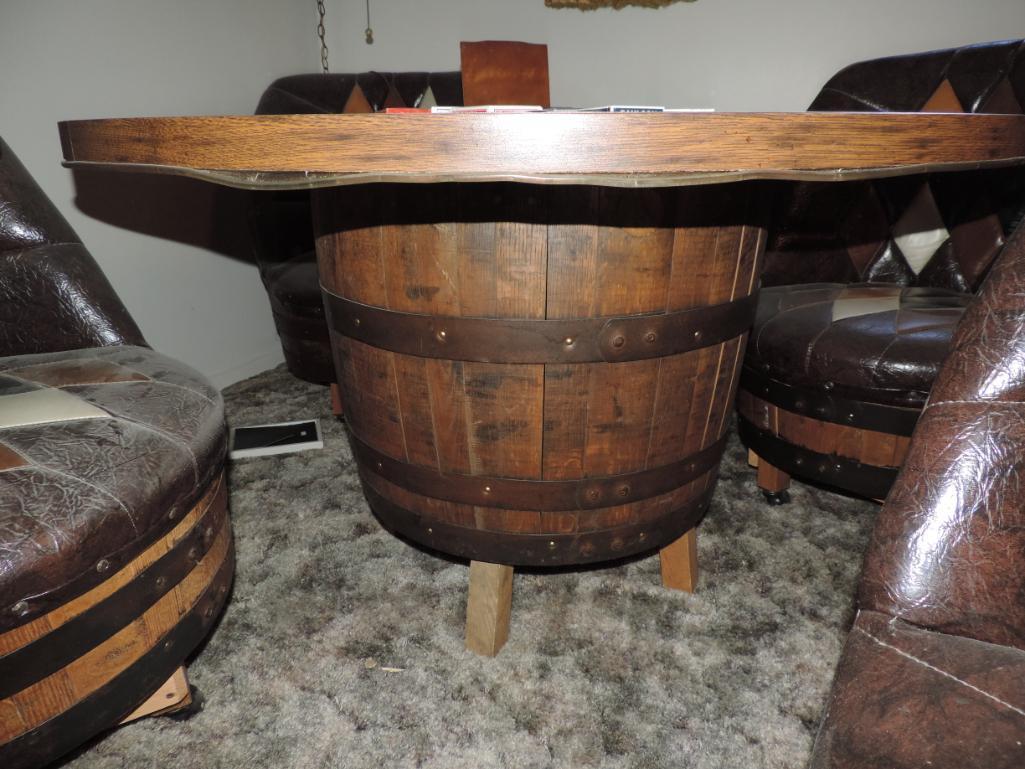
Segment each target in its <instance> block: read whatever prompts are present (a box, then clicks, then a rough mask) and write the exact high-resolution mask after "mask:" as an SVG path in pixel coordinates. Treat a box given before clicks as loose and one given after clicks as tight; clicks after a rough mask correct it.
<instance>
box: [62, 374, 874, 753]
mask: <svg viewBox="0 0 1025 769" xmlns="http://www.w3.org/2000/svg"><path fill="white" fill-rule="evenodd" d="M225 398H226V401H227V406H228V415H229V420H230V421H231V422H232V423H233V424H256V423H260V422H267V421H277V420H286V419H298V418H305V417H313V416H317V417H320V419H321V420H322V425H323V427H324V437H325V448H324V450H323V451H312V452H306V453H303V454H296V455H289V456H283V457H267V458H258V459H248V460H242V461H238V462H235V463H234V464H233V465H232V466H231V468H230V489H231V492H230V494H231V496H230V505H231V511H232V516H233V519H234V528H235V540H236V544H237V548H238V571H237V576H236V580H235V589H234V595H233V597H232V600H231V602H230V604H229V606H228V608H227V611H226V613H225V615H224V617H223V620H222V622H221V623H220V625H219V627H218V628H217V629H216V631H215V632H214V634H213V636H212V637H211V638H210V640H209V643H208V644H207V645H206V647H205V648H204V649H203V650H202V652H201V653H200V654H199V655H198V657H197V658H196V659H195V661H194V662H193V663H192V664H191V667H190V669H189V674H190V678H191V680H192V683H193V684H194V685H195V686H196V687H198V689H199V690H200V691H201V692H202V693H203V695H204V696H205V699H206V706H205V709H204V710H203V711H202V712H200V713H198V714H197V715H195V716H194V717H192V718H191V719H190V720H188V721H185V722H175V721H172V720H169V719H161V718H156V719H147V720H143V721H141V722H137V723H135V724H132V725H130V726H127V727H125V728H122V729H119V730H117V731H115V732H112V733H110V734H108V735H107V736H106V737H104V738H102V739H100V740H98V741H96V742H94V743H93V744H92V745H90V746H88V747H87V748H86V749H85V750H83V751H81V752H80V753H79V754H78V755H76V756H75V757H74V758H73V759H72V760H71V761H69V762H68V764H67V765H68V766H69V767H74V769H108V768H110V767H150V766H166V767H171V766H173V767H175V769H192V768H193V767H195V768H197V769H199V768H202V769H207V768H208V767H268V768H270V767H274V768H279V767H282V768H283V767H303V768H306V767H310V768H313V767H325V768H326V767H345V768H346V769H348V768H349V767H351V768H352V769H362V768H364V767H366V768H367V769H393V768H394V769H402V768H405V767H431V768H437V769H460V768H461V767H472V768H473V769H488V768H489V767H515V768H516V769H529V768H532V767H537V768H538V769H540V768H541V767H546V768H547V767H551V768H554V767H572V768H573V769H581V768H584V767H602V768H608V769H613V768H615V769H627V768H629V769H660V768H661V767H667V768H668V767H672V768H673V769H692V768H693V769H699V768H702V769H704V768H706V767H709V768H713V767H714V768H718V767H730V768H731V769H732V768H734V767H744V768H745V769H757V768H760V767H765V768H766V769H768V768H769V767H772V768H773V769H777V768H779V769H781V768H782V767H802V766H804V764H805V763H806V761H807V758H808V754H809V750H810V747H811V743H812V739H813V737H814V732H815V729H816V727H817V722H818V718H819V713H820V710H821V708H822V704H823V702H824V699H825V696H826V692H827V691H828V687H829V683H830V680H831V678H832V674H833V668H834V667H835V665H836V661H837V659H838V657H839V653H840V647H841V643H842V640H843V636H844V631H845V629H846V626H847V623H848V622H849V621H850V618H851V614H852V611H853V609H852V601H853V591H854V587H855V583H856V580H857V575H858V571H859V568H860V562H861V553H862V552H863V550H864V547H865V544H866V539H867V535H868V531H869V529H870V527H871V523H872V519H873V517H874V515H875V506H874V505H873V504H872V503H869V502H864V501H858V500H853V499H849V498H846V497H842V496H838V495H835V494H831V493H828V492H825V491H821V490H818V489H814V488H811V487H808V486H802V485H798V484H795V485H794V488H793V489H792V494H793V502H792V504H790V505H789V506H786V507H776V508H772V507H768V506H767V505H766V504H765V503H764V502H763V501H762V497H761V495H760V494H759V493H758V491H757V490H756V488H755V485H754V473H753V471H752V470H751V469H750V468H748V466H747V464H746V462H745V461H744V459H745V455H744V451H743V449H742V448H741V446H740V445H739V443H737V442H736V440H733V441H732V442H731V443H730V445H729V447H728V449H727V455H726V458H725V460H724V463H723V469H722V477H721V480H720V482H719V486H718V489H717V491H716V494H715V497H714V501H713V503H712V508H711V511H710V512H709V514H708V518H707V519H706V521H705V523H704V524H703V525H702V527H701V529H700V535H699V538H698V540H699V546H698V550H699V562H700V568H701V577H700V586H699V590H700V592H698V593H697V594H695V595H687V594H684V593H679V592H674V591H667V590H663V589H662V588H661V587H660V583H659V570H658V558H657V557H656V556H653V557H649V558H644V559H641V560H635V561H633V562H631V563H628V564H626V565H619V566H616V567H614V568H603V569H587V570H580V571H565V572H560V573H554V574H552V573H548V574H542V573H527V574H517V576H516V578H515V586H514V595H513V619H512V631H511V637H510V639H509V643H508V644H507V645H506V647H505V648H504V649H503V650H502V652H501V653H500V654H499V656H498V657H496V658H494V659H485V658H480V657H476V656H474V655H472V654H470V653H468V652H466V651H465V650H464V649H463V621H464V615H465V600H466V579H467V568H466V565H465V564H462V563H458V562H454V561H448V560H444V559H441V558H438V557H434V556H431V555H428V554H426V553H424V552H421V551H420V550H418V549H415V548H413V547H410V546H409V545H407V544H404V543H403V542H401V541H399V540H397V539H395V538H394V537H392V536H391V535H389V534H387V533H386V532H385V531H383V530H382V529H381V527H380V526H379V525H378V524H377V523H376V521H375V519H374V518H373V517H372V515H371V513H370V510H369V508H368V507H367V505H366V503H365V502H364V500H363V496H362V495H361V493H360V489H359V484H358V481H357V477H356V472H355V470H354V466H353V462H352V458H351V455H350V453H349V449H348V446H347V444H346V441H345V437H344V427H343V426H342V425H341V424H339V423H338V422H336V421H334V420H333V419H332V418H331V415H330V410H329V406H328V396H327V391H326V390H325V389H323V388H320V387H314V386H311V385H308V384H305V383H303V382H300V381H298V380H296V379H294V378H292V377H291V376H290V375H289V374H288V373H287V372H285V371H284V369H283V368H279V369H275V370H273V371H269V372H267V373H265V374H261V375H259V376H257V377H254V378H252V379H250V380H247V381H245V382H241V383H239V384H237V385H234V386H232V387H231V388H229V389H228V390H227V391H226V392H225Z"/></svg>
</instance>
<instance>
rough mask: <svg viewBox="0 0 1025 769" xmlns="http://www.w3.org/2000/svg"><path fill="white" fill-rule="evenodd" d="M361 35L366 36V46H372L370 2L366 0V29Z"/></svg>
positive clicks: (372, 32)
mask: <svg viewBox="0 0 1025 769" xmlns="http://www.w3.org/2000/svg"><path fill="white" fill-rule="evenodd" d="M363 34H364V35H366V41H367V45H373V44H374V30H373V29H372V28H371V26H370V0H367V28H366V30H365V31H364V33H363Z"/></svg>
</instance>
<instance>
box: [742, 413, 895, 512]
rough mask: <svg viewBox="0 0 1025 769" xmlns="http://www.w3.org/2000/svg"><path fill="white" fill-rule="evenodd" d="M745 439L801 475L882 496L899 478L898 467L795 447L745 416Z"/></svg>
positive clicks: (760, 453) (764, 455) (777, 464)
mask: <svg viewBox="0 0 1025 769" xmlns="http://www.w3.org/2000/svg"><path fill="white" fill-rule="evenodd" d="M737 432H738V433H739V435H740V440H741V442H742V443H743V444H744V445H745V446H747V447H748V448H750V449H753V450H754V452H755V453H756V454H757V455H758V456H759V457H762V458H764V459H765V461H767V462H768V463H769V464H771V465H773V466H775V467H778V468H779V469H780V470H782V471H784V472H785V473H788V474H789V475H793V476H795V477H797V478H807V479H810V480H813V481H816V482H818V483H823V484H825V485H827V486H835V487H837V488H840V489H844V490H845V491H850V492H853V493H855V494H861V495H863V496H866V497H871V498H873V499H882V498H883V497H885V496H886V495H887V494H888V493H889V492H890V487H891V486H892V485H893V482H894V481H895V480H896V479H897V471H898V468H896V467H878V466H877V465H867V464H865V463H863V462H858V461H857V460H855V459H848V458H847V457H841V456H838V455H836V454H822V453H821V452H818V451H812V450H811V449H806V448H804V447H803V446H795V445H794V444H792V443H789V442H788V441H785V440H783V439H782V438H780V437H778V436H776V435H773V434H772V433H770V432H768V431H767V430H761V429H759V428H758V427H756V426H755V425H753V424H752V423H751V422H749V421H748V420H747V419H745V418H744V417H742V416H739V417H738V418H737Z"/></svg>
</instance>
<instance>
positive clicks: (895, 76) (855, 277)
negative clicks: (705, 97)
mask: <svg viewBox="0 0 1025 769" xmlns="http://www.w3.org/2000/svg"><path fill="white" fill-rule="evenodd" d="M1022 103H1025V44H1023V43H1022V41H1004V42H998V43H988V44H983V45H977V46H968V47H965V48H959V49H949V50H943V51H932V52H928V53H922V54H912V55H907V56H897V57H890V58H886V59H877V60H873V61H868V62H861V63H859V64H854V65H852V66H850V67H847V68H846V69H844V70H842V71H841V72H839V73H838V74H836V75H835V76H834V77H833V78H832V79H831V80H830V81H829V82H828V83H827V84H826V85H825V86H824V87H823V89H822V91H821V92H820V93H819V95H818V96H817V97H816V99H815V101H814V102H813V103H812V105H811V107H810V109H812V110H838V109H839V110H901V111H916V110H922V111H945V112H951V111H954V112H963V111H977V112H1009V113H1021V112H1022V107H1021V105H1022ZM774 192H775V194H774V196H773V198H772V208H773V210H772V214H771V221H772V224H771V226H770V235H769V240H768V244H767V246H766V254H765V270H764V273H763V286H764V288H763V290H762V298H761V300H760V307H759V312H758V318H759V319H758V321H757V323H756V326H755V333H754V336H753V337H752V341H751V343H750V345H749V348H748V353H747V356H746V359H745V362H744V366H743V369H742V375H741V382H740V388H739V393H738V410H739V412H740V422H739V428H740V434H741V438H742V440H743V441H744V442H745V444H746V445H747V446H748V448H749V449H750V450H751V452H752V455H753V460H754V462H755V463H756V464H757V465H758V484H759V486H760V487H761V488H762V490H763V491H764V492H765V493H766V496H767V498H768V499H769V501H770V502H782V501H785V489H786V487H787V486H788V485H789V481H790V475H791V474H793V475H797V476H800V477H803V478H808V479H811V480H816V481H819V482H822V483H826V484H829V485H832V486H836V487H839V488H842V489H846V490H849V491H852V492H855V493H858V494H862V495H865V496H869V497H876V498H879V497H883V496H885V495H886V492H887V490H888V489H889V487H890V485H891V484H892V482H893V479H894V478H895V477H896V471H897V468H898V467H899V466H900V464H901V462H902V461H903V457H904V454H905V452H906V451H907V447H908V443H909V436H910V435H911V431H912V428H913V427H914V423H915V420H916V419H917V415H918V412H919V411H920V410H921V408H922V405H923V403H924V401H925V397H926V395H927V394H928V392H929V389H930V387H931V383H932V381H933V379H934V377H935V374H936V371H937V370H938V369H939V366H940V363H941V362H942V360H943V357H944V355H945V354H946V351H947V349H948V347H949V342H950V338H951V334H952V331H953V328H954V326H955V324H956V322H957V317H958V315H959V313H960V308H963V307H964V306H965V305H966V304H967V302H968V301H969V299H970V298H971V296H972V294H973V293H974V292H975V291H976V290H977V289H978V287H979V286H980V284H981V283H982V281H983V280H984V278H985V276H986V274H987V273H988V271H989V268H990V265H991V264H992V263H993V261H994V259H995V258H996V257H997V255H998V254H999V253H1000V252H1001V249H1002V248H1003V246H1004V243H1005V241H1006V240H1007V238H1008V236H1009V235H1010V233H1011V232H1012V231H1013V230H1014V229H1015V228H1016V227H1017V226H1018V224H1019V222H1020V221H1021V219H1022V216H1023V213H1025V174H1023V172H1022V171H1021V170H1020V169H1017V168H1009V169H993V170H983V171H973V172H965V173H956V174H936V175H917V176H910V177H902V178H893V179H884V180H879V181H856V182H848V183H844V184H830V185H826V184H810V183H809V184H796V185H786V186H783V185H780V186H777V187H776V188H775V190H774ZM809 284H810V285H809ZM845 286H846V289H845V288H844V287H845ZM895 287H898V288H897V289H895ZM899 287H907V289H906V290H899Z"/></svg>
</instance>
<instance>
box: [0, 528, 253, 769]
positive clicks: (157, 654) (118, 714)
mask: <svg viewBox="0 0 1025 769" xmlns="http://www.w3.org/2000/svg"><path fill="white" fill-rule="evenodd" d="M234 572H235V557H234V549H233V547H232V546H231V545H230V544H229V547H228V551H227V553H225V556H224V561H223V562H222V563H221V566H220V567H219V568H218V570H217V573H216V575H215V576H214V578H213V579H212V580H211V581H210V584H209V586H208V587H207V588H206V589H205V590H204V591H203V594H202V595H201V596H200V598H199V600H198V601H196V603H195V605H194V606H193V607H192V610H191V611H189V612H188V613H187V614H186V615H184V616H183V617H182V618H181V619H180V620H179V622H178V624H177V625H175V626H174V627H173V628H172V629H171V630H170V631H169V632H168V633H166V634H165V635H164V636H163V637H162V638H160V639H159V640H157V642H156V643H155V644H154V645H153V647H152V648H151V649H150V650H149V651H148V652H146V653H145V654H144V655H143V656H142V657H140V658H139V659H138V660H137V661H135V662H134V663H132V664H131V665H130V666H129V667H128V668H127V669H126V670H124V671H123V672H122V673H120V674H118V675H117V676H116V677H115V678H113V679H112V680H110V681H109V682H107V683H106V684H104V685H103V686H101V687H100V688H99V689H97V690H96V691H95V692H93V693H92V694H90V695H89V696H88V697H86V698H85V699H82V700H80V701H79V702H77V703H76V704H74V705H72V706H71V707H70V708H68V709H67V710H65V711H64V712H63V713H60V714H59V715H56V716H54V717H53V718H51V719H49V720H48V721H46V722H45V723H43V724H40V725H39V726H37V727H36V728H34V729H31V730H30V731H28V732H25V733H24V734H22V735H20V736H18V737H16V738H14V739H13V740H11V741H10V742H8V743H7V744H5V745H0V766H3V767H4V769H34V767H40V766H43V765H45V764H49V763H50V762H51V761H53V760H55V759H57V758H59V757H60V756H62V755H64V754H65V753H67V752H68V751H70V750H73V749H74V748H76V747H78V746H79V745H81V744H82V743H84V742H85V741H86V740H88V739H89V738H90V737H92V736H94V735H96V734H99V733H100V732H102V731H103V730H104V729H109V728H110V727H112V726H114V725H116V724H118V723H120V721H121V720H122V719H123V718H124V717H125V716H127V715H128V714H129V713H131V712H132V711H133V710H135V709H136V708H137V707H138V706H139V705H141V704H142V703H143V702H144V701H145V700H146V699H147V698H148V697H149V696H150V695H151V694H152V693H153V692H154V691H156V690H157V688H158V687H159V686H160V685H161V684H162V683H164V681H166V680H167V679H168V678H170V676H171V674H172V673H173V672H174V671H175V669H176V668H177V667H178V666H179V665H181V663H182V661H183V660H184V659H185V658H186V657H187V656H188V655H189V653H190V652H192V650H193V649H195V648H196V646H198V645H199V643H200V641H202V640H203V638H204V637H205V636H206V634H207V633H208V632H209V630H210V628H211V627H212V626H213V624H214V621H215V620H216V618H217V615H218V614H219V613H220V610H221V608H222V607H223V606H224V603H225V601H226V600H227V598H228V592H229V590H230V588H231V580H232V575H233V574H234Z"/></svg>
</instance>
